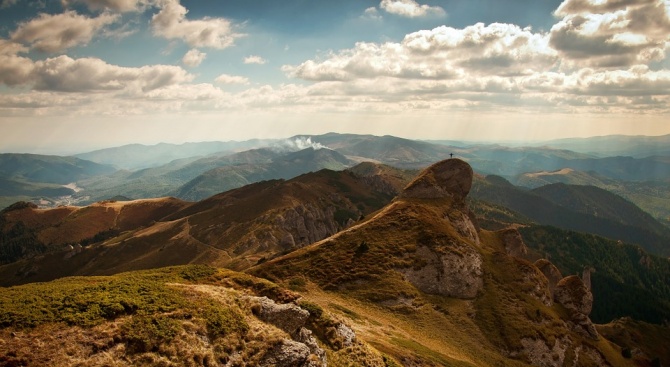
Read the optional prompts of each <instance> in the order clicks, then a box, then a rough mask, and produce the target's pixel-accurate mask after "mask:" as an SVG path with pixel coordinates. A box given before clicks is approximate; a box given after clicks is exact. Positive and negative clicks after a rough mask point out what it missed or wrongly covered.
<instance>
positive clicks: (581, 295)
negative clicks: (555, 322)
mask: <svg viewBox="0 0 670 367" xmlns="http://www.w3.org/2000/svg"><path fill="white" fill-rule="evenodd" d="M554 301H555V302H557V303H560V304H561V305H563V307H565V308H566V309H567V310H569V311H570V312H571V315H570V319H569V320H568V325H569V326H570V327H571V328H572V330H574V331H575V332H578V333H580V334H582V335H584V336H587V337H590V338H592V339H595V340H598V331H597V330H596V328H595V326H594V325H593V323H592V322H591V320H590V319H589V316H588V315H589V314H590V313H591V309H592V307H593V294H592V293H591V292H590V291H589V290H588V289H587V287H586V285H585V284H584V282H583V281H582V280H581V279H579V277H578V276H576V275H571V276H568V277H565V278H563V279H561V281H560V282H558V284H557V285H556V292H555V293H554Z"/></svg>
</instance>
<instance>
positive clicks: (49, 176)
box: [0, 153, 116, 185]
mask: <svg viewBox="0 0 670 367" xmlns="http://www.w3.org/2000/svg"><path fill="white" fill-rule="evenodd" d="M115 170H116V169H114V168H113V167H111V166H108V165H103V164H98V163H93V162H90V161H86V160H83V159H79V158H74V157H60V156H51V155H37V154H12V153H4V154H0V175H1V176H2V177H3V178H5V179H23V180H26V181H29V182H41V183H51V184H61V185H66V184H69V183H71V182H75V181H78V180H82V179H85V178H89V177H93V176H99V175H103V174H109V173H112V172H114V171H115Z"/></svg>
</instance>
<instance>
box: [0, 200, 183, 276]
mask: <svg viewBox="0 0 670 367" xmlns="http://www.w3.org/2000/svg"><path fill="white" fill-rule="evenodd" d="M186 205H187V203H186V202H183V201H181V200H178V199H174V198H165V199H144V200H135V201H129V202H116V201H104V202H99V203H95V204H93V205H90V206H86V207H74V206H70V207H66V206H63V207H59V208H55V209H38V208H37V207H36V206H35V205H34V204H29V203H17V204H15V205H12V206H10V207H8V208H6V209H4V210H3V211H2V212H0V231H1V232H0V235H1V237H0V264H8V263H12V262H15V261H18V260H21V259H26V258H28V257H33V256H37V255H42V254H45V253H51V252H58V253H59V255H58V256H60V257H61V258H62V257H63V255H64V253H67V251H69V250H68V248H69V246H70V245H76V244H82V245H86V244H88V243H92V242H98V241H101V240H103V239H107V238H110V237H114V236H117V235H119V234H120V233H122V232H125V231H129V230H135V229H138V228H141V227H144V226H148V225H151V224H153V223H154V222H156V221H158V220H160V219H161V218H163V217H165V216H167V215H168V214H171V213H173V212H175V211H177V210H179V209H180V208H183V207H185V206H186ZM3 283H4V281H3Z"/></svg>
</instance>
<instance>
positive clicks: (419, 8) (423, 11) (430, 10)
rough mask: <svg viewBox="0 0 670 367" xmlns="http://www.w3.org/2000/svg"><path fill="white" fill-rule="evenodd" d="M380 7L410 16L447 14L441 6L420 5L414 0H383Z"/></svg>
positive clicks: (393, 12) (389, 11) (396, 13)
mask: <svg viewBox="0 0 670 367" xmlns="http://www.w3.org/2000/svg"><path fill="white" fill-rule="evenodd" d="M379 7H380V8H381V9H383V10H385V11H386V12H388V13H391V14H395V15H400V16H403V17H410V18H417V17H425V16H429V15H436V16H444V15H446V13H445V11H444V9H442V8H441V7H439V6H429V5H425V4H424V5H419V4H418V3H417V2H416V1H414V0H382V1H381V3H380V4H379Z"/></svg>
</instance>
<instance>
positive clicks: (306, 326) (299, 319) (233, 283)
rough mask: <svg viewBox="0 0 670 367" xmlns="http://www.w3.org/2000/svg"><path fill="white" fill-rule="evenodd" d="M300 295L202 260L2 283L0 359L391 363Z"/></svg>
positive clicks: (298, 366) (264, 366)
mask: <svg viewBox="0 0 670 367" xmlns="http://www.w3.org/2000/svg"><path fill="white" fill-rule="evenodd" d="M37 294H39V295H40V296H39V297H36V296H35V295H37ZM298 297H299V295H298V294H296V293H293V292H291V291H288V290H286V289H282V288H280V287H278V286H277V285H275V284H272V283H270V282H268V281H265V280H262V279H257V278H253V277H250V276H248V275H245V274H240V273H235V272H231V271H227V270H216V269H214V268H210V267H204V266H188V267H173V268H163V269H158V270H151V271H143V272H134V273H125V274H119V275H115V276H111V277H86V278H83V277H78V278H67V279H62V280H59V281H55V282H51V283H35V284H30V285H25V286H21V287H13V288H0V309H2V310H3V312H2V313H1V314H0V340H1V341H2V342H0V365H2V366H45V367H46V366H49V367H60V366H75V365H76V366H140V365H141V366H240V367H245V366H249V367H252V366H259V367H277V366H284V367H325V366H342V367H344V366H351V365H358V366H363V365H365V366H370V367H385V366H394V365H395V366H397V364H392V363H394V362H393V361H392V360H391V359H389V357H386V356H384V355H382V354H381V353H379V352H378V351H376V350H375V349H374V348H372V347H371V346H370V345H369V344H368V343H366V342H365V341H363V340H361V339H360V338H358V337H357V335H356V334H355V333H354V332H353V331H352V330H351V329H350V327H349V326H348V325H347V324H345V323H344V322H342V321H341V320H340V319H339V318H337V317H335V316H334V315H333V314H331V313H330V312H327V311H325V310H324V309H322V308H320V307H319V306H317V305H314V304H303V303H301V302H300V301H299V300H298ZM324 306H326V305H324ZM316 311H319V313H318V314H317V312H316ZM326 331H327V332H328V334H327V336H325V335H326ZM36 346H39V347H36Z"/></svg>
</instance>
